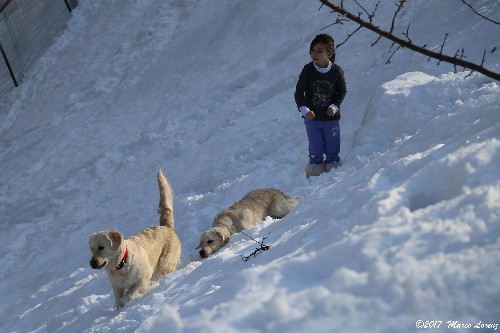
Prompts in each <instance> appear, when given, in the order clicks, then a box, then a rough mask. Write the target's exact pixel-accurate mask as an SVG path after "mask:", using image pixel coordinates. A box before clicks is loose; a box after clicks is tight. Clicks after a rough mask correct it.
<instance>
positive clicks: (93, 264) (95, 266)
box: [90, 260, 107, 269]
mask: <svg viewBox="0 0 500 333" xmlns="http://www.w3.org/2000/svg"><path fill="white" fill-rule="evenodd" d="M106 263H107V262H106V261H105V262H103V263H102V264H101V265H98V264H97V261H95V260H91V261H90V267H92V268H93V269H101V268H103V267H104V266H106Z"/></svg>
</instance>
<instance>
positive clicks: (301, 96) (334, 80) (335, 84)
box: [295, 62, 347, 121]
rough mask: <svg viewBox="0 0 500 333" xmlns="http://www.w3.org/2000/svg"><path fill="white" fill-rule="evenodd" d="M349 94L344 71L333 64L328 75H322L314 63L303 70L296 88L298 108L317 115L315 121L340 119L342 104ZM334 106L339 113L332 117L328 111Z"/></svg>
mask: <svg viewBox="0 0 500 333" xmlns="http://www.w3.org/2000/svg"><path fill="white" fill-rule="evenodd" d="M346 93H347V87H346V83H345V79H344V71H343V70H342V68H340V66H338V65H336V64H333V65H332V68H331V69H330V70H329V71H328V72H327V73H324V74H323V73H320V72H318V71H317V70H316V68H314V64H313V62H310V63H308V64H307V65H305V66H304V68H303V69H302V72H301V73H300V76H299V81H298V82H297V86H296V88H295V103H297V108H300V107H301V106H307V107H308V108H309V109H310V110H311V111H313V112H314V114H315V115H316V116H315V117H314V119H313V120H319V121H325V120H337V119H340V104H342V101H343V100H344V97H345V94H346ZM332 104H334V105H335V106H336V107H338V108H339V111H338V112H337V113H335V115H333V116H332V117H330V116H328V115H327V113H326V111H327V109H328V107H329V106H330V105H332Z"/></svg>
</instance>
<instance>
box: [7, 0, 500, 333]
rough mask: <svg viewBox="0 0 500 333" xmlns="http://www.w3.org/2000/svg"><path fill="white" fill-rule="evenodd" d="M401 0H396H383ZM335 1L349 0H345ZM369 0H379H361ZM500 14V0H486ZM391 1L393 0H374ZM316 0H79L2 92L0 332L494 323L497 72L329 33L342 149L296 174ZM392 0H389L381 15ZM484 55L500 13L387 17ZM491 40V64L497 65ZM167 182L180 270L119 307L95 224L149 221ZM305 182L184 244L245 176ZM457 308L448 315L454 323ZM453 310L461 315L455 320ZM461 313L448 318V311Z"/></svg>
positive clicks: (499, 242) (425, 4)
mask: <svg viewBox="0 0 500 333" xmlns="http://www.w3.org/2000/svg"><path fill="white" fill-rule="evenodd" d="M394 2H396V1H394ZM346 3H347V1H346ZM367 3H369V2H367ZM473 4H474V6H475V7H476V8H477V9H479V10H480V11H481V13H482V14H483V15H487V16H490V17H492V18H494V19H496V20H497V21H498V20H499V19H500V18H499V17H498V13H499V12H500V1H498V0H477V1H474V2H473ZM384 5H386V4H385V3H384ZM319 8H320V4H319V2H315V1H299V0H294V1H290V0H286V1H285V0H276V1H275V0H273V1H244V0H232V1H229V0H221V1H199V0H198V1H190V2H187V1H182V0H176V1H174V0H172V1H153V0H143V1H135V2H123V1H118V0H110V1H88V0H81V1H79V7H78V8H77V10H75V11H74V12H73V17H72V19H71V20H70V21H69V23H68V28H67V29H66V31H65V32H64V34H63V35H62V36H61V37H60V38H59V39H58V40H57V41H56V42H55V44H54V45H53V47H51V48H50V49H49V51H48V52H47V54H46V55H45V56H44V57H43V58H42V59H41V60H40V62H39V63H38V65H37V66H36V67H35V69H34V70H33V71H32V72H31V73H30V74H29V75H28V77H27V79H26V80H25V82H24V83H23V84H22V85H21V86H20V87H19V88H17V89H15V90H13V91H12V92H11V93H10V94H9V95H7V96H3V97H2V100H1V101H0V168H1V170H2V172H0V189H1V190H0V219H1V220H0V244H2V245H3V248H2V253H3V255H2V256H1V258H0V281H1V282H0V299H1V300H2V302H1V304H0V313H1V318H2V320H1V321H0V332H248V333H250V332H420V331H422V329H418V328H417V325H418V322H417V321H418V320H423V321H432V320H435V321H441V322H442V323H441V325H440V328H439V329H433V330H432V331H434V332H447V331H450V330H451V331H459V332H468V331H470V332H480V331H483V332H490V331H493V330H496V329H497V326H493V327H491V328H485V327H483V328H479V329H477V328H474V326H475V325H477V324H478V323H479V325H480V326H481V325H484V324H496V325H498V324H499V323H500V279H498V276H499V274H500V267H499V263H500V238H499V236H500V224H499V222H500V107H499V105H500V86H499V82H495V81H493V80H491V79H489V78H487V77H484V76H482V75H479V74H472V75H470V76H467V74H468V73H456V74H455V73H453V67H452V66H451V65H448V64H444V63H442V64H440V65H439V66H438V65H436V62H435V61H427V58H426V57H423V56H419V55H416V54H414V53H412V52H410V51H406V50H403V51H400V52H398V53H396V55H395V56H394V57H393V58H392V60H391V65H385V62H386V61H387V59H388V58H389V56H390V54H391V50H390V44H389V43H387V42H384V41H380V42H379V43H378V44H377V45H376V46H375V47H373V48H371V47H370V46H369V45H370V43H371V42H373V41H374V40H375V39H376V37H375V36H374V35H373V34H371V33H368V32H360V33H358V34H357V35H355V37H353V38H352V39H351V40H350V41H349V42H348V43H347V44H346V45H344V46H342V47H341V48H339V49H338V52H337V63H338V64H339V65H340V66H342V67H343V69H344V71H345V74H346V80H347V82H348V95H347V97H346V100H345V102H344V104H343V108H342V114H343V117H342V120H341V131H342V132H341V133H342V134H341V135H342V140H343V141H342V152H341V157H342V159H343V161H344V166H343V167H342V168H340V169H338V170H336V171H334V172H331V173H329V174H324V175H322V176H320V177H318V178H314V179H311V180H309V181H308V180H306V179H305V177H304V166H305V163H306V160H307V139H306V136H305V131H304V125H303V123H302V119H301V118H300V114H299V113H298V112H297V111H296V107H295V104H294V101H293V92H294V88H295V83H296V81H297V78H298V74H299V73H300V70H301V69H302V66H303V65H304V64H306V63H307V62H309V61H310V60H309V57H308V48H309V43H310V41H311V40H312V38H313V37H314V36H315V35H316V34H317V33H322V32H327V33H330V34H332V35H333V36H334V38H335V39H336V41H337V43H338V42H340V41H342V40H343V39H344V38H345V36H346V34H347V33H349V32H351V31H352V30H354V29H355V28H356V26H354V25H344V26H333V27H330V28H328V29H326V30H321V29H322V28H323V27H325V26H327V25H329V24H330V23H332V22H333V21H334V20H335V15H333V14H331V13H330V12H329V10H326V9H325V8H322V9H321V10H318V9H319ZM394 8H395V7H394V6H392V5H387V7H384V8H381V9H380V13H379V15H378V16H377V18H376V19H377V22H379V24H386V25H387V24H388V23H389V22H390V20H391V18H392V11H393V10H394ZM409 23H410V24H411V25H410V27H411V28H410V33H411V36H412V39H413V40H414V41H415V42H416V43H418V44H420V45H423V44H428V45H429V47H431V48H433V49H435V50H439V47H440V45H441V42H442V40H443V38H444V34H445V33H447V32H449V36H448V41H447V44H446V49H445V51H446V52H448V53H451V54H454V52H455V50H456V49H458V48H459V47H460V48H461V47H465V51H466V54H467V56H468V60H470V61H473V62H480V61H481V56H482V53H483V50H484V49H488V50H489V51H491V49H492V48H493V47H494V46H496V47H498V46H499V45H496V44H495V43H496V42H498V34H499V28H498V26H497V25H494V24H492V23H490V22H487V21H484V20H482V19H480V18H479V17H478V16H477V15H475V14H474V13H473V12H472V11H471V10H470V9H469V8H467V7H465V6H464V5H463V4H462V3H461V2H460V1H456V0H441V1H431V0H428V1H419V2H410V3H408V4H407V5H406V7H405V9H404V10H403V11H402V13H401V16H400V18H399V19H398V24H397V30H398V31H405V30H406V27H407V25H408V24H409ZM499 54H500V53H499V51H498V50H497V51H496V52H495V53H491V52H489V53H488V57H487V60H486V63H485V66H486V67H488V68H490V69H492V70H494V71H496V72H499V71H500V61H499V58H500V57H499ZM159 168H163V170H164V171H165V174H166V175H167V177H168V178H169V180H170V182H171V185H172V187H173V189H174V192H175V199H174V200H175V202H174V204H175V223H176V231H177V233H178V235H179V237H180V239H181V241H182V251H183V254H182V258H181V263H180V264H179V267H178V270H177V271H176V272H174V273H171V274H169V275H167V276H166V277H165V278H163V279H161V280H160V281H159V283H158V285H157V286H155V287H154V288H153V289H152V290H151V291H150V292H148V293H147V294H145V295H144V296H143V297H141V298H139V299H136V300H134V301H132V302H129V303H127V304H126V306H125V307H124V308H123V309H122V310H121V311H116V310H115V309H114V308H113V307H114V298H113V295H112V291H111V287H110V284H109V281H108V278H107V275H106V273H105V272H104V271H94V270H92V269H91V268H90V267H89V260H90V251H89V250H88V238H89V236H90V235H91V234H92V233H93V232H96V231H100V230H105V229H111V228H115V229H119V230H120V231H122V232H123V233H124V234H125V235H126V236H130V235H132V234H134V233H136V232H138V231H139V230H141V229H143V228H145V227H149V226H154V225H157V223H158V216H157V215H156V206H157V202H158V192H157V191H158V189H157V185H156V172H157V171H158V169H159ZM262 187H276V188H279V189H281V190H283V191H284V192H286V193H289V194H290V195H293V196H301V197H302V198H303V200H302V202H301V204H300V205H299V206H298V207H297V208H296V209H295V210H294V211H293V212H291V213H290V214H289V215H288V216H286V217H285V218H283V219H281V220H272V219H270V218H268V219H266V220H265V221H262V222H261V223H259V224H258V225H256V226H254V227H252V228H250V229H249V230H247V232H248V233H249V234H250V235H251V236H252V237H254V238H257V239H262V237H264V236H266V235H268V234H269V236H268V238H267V239H266V244H268V245H270V246H271V248H270V249H269V250H268V251H266V252H262V253H260V254H259V255H258V256H257V257H255V258H251V259H250V260H249V261H248V262H244V261H242V260H241V256H242V255H248V254H250V253H251V252H252V251H253V250H254V249H255V247H256V246H257V244H256V243H254V242H253V241H251V240H250V239H249V238H248V237H246V236H244V235H242V234H238V235H235V236H234V237H233V238H232V239H231V241H230V243H229V244H228V245H227V246H226V247H224V248H223V249H222V250H221V251H219V252H218V253H216V254H215V255H214V256H212V257H209V258H207V259H205V260H201V259H200V258H199V257H198V256H197V253H196V251H195V250H194V248H195V246H196V245H197V242H198V239H199V235H200V233H201V232H203V231H205V230H206V229H208V228H209V227H210V225H211V222H212V218H213V216H214V215H215V214H217V213H218V212H219V211H220V210H222V209H224V208H226V207H228V206H229V205H230V204H232V203H233V202H234V201H235V200H237V199H239V198H241V197H242V196H243V195H244V194H245V193H246V192H248V191H249V190H251V189H255V188H262ZM450 325H451V326H450ZM457 325H466V326H467V325H471V328H460V329H457V328H456V327H457ZM453 328H455V329H453Z"/></svg>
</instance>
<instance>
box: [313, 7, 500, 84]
mask: <svg viewBox="0 0 500 333" xmlns="http://www.w3.org/2000/svg"><path fill="white" fill-rule="evenodd" d="M320 1H321V3H323V4H324V5H325V6H327V7H329V8H330V9H332V10H333V11H334V12H337V13H339V14H340V15H342V16H344V17H346V18H348V19H349V20H351V21H353V22H355V23H357V24H359V26H360V27H363V28H366V29H368V30H371V31H373V32H375V33H376V34H378V35H380V36H382V37H384V38H386V39H388V40H390V41H392V42H394V43H396V44H399V45H400V46H401V47H403V48H408V49H410V50H413V51H415V52H418V53H420V54H423V55H425V56H428V57H430V58H433V59H436V60H438V61H444V62H447V63H450V64H453V65H458V66H461V67H465V68H468V69H470V70H472V71H476V72H478V73H481V74H483V75H486V76H487V77H490V78H492V79H495V80H497V81H500V74H498V73H495V72H493V71H491V70H489V69H487V68H485V67H483V64H484V56H483V61H482V62H481V65H477V64H475V63H472V62H469V61H465V60H463V58H457V57H451V56H448V55H446V54H443V48H444V43H445V41H446V38H445V41H444V42H443V44H442V45H441V51H440V52H439V53H437V52H434V51H431V50H429V49H426V48H425V46H424V47H421V46H418V45H415V44H414V43H412V42H411V41H406V40H404V39H401V38H399V37H397V36H395V35H394V34H392V33H390V32H389V31H385V30H383V29H381V28H379V27H377V26H375V25H373V24H372V23H370V22H367V21H365V20H363V19H362V18H361V17H360V15H359V16H356V15H353V14H352V13H350V12H348V11H347V10H345V9H344V8H343V6H340V7H339V6H337V5H334V4H332V3H330V2H329V1H328V0H320ZM391 57H392V56H391Z"/></svg>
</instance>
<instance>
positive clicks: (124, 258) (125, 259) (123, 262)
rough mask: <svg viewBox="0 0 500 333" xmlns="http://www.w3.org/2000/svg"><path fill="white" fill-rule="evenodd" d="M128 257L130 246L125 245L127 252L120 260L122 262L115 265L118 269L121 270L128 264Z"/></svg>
mask: <svg viewBox="0 0 500 333" xmlns="http://www.w3.org/2000/svg"><path fill="white" fill-rule="evenodd" d="M127 257H128V246H125V254H124V255H123V259H122V261H120V264H119V265H118V266H116V267H115V270H116V271H119V270H120V269H122V268H123V266H125V265H126V264H127Z"/></svg>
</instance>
